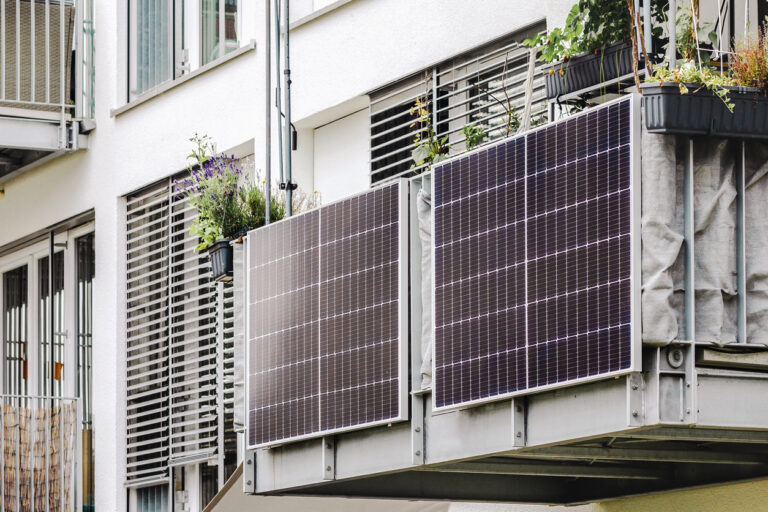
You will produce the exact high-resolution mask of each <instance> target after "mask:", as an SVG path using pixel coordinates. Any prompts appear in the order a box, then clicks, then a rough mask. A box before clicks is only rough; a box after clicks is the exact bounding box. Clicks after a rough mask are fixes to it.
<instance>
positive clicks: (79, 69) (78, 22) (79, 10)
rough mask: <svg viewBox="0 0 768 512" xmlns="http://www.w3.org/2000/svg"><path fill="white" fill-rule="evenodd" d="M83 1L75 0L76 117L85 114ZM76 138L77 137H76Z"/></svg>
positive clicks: (74, 67)
mask: <svg viewBox="0 0 768 512" xmlns="http://www.w3.org/2000/svg"><path fill="white" fill-rule="evenodd" d="M83 2H84V0H75V30H74V34H75V64H74V66H73V67H72V73H74V74H75V117H77V118H81V117H84V116H83V70H84V65H83V32H84V30H85V25H84V23H83V18H84V17H83ZM75 138H76V137H75Z"/></svg>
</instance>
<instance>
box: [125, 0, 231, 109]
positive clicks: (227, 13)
mask: <svg viewBox="0 0 768 512" xmlns="http://www.w3.org/2000/svg"><path fill="white" fill-rule="evenodd" d="M128 1H129V9H128V14H129V23H128V26H129V37H128V39H129V40H128V56H129V66H128V67H129V87H128V89H129V90H128V99H129V100H130V99H133V98H135V97H137V96H139V95H141V94H143V93H145V92H147V91H151V90H152V89H153V88H155V87H157V86H158V85H160V84H162V83H164V82H167V81H169V80H173V79H175V78H177V77H179V76H182V75H183V74H185V73H189V72H191V71H194V70H195V69H197V68H198V67H200V66H203V65H205V64H208V63H209V62H212V61H215V60H216V59H218V58H220V57H223V56H224V55H225V54H227V53H228V52H231V51H232V50H236V49H237V48H238V47H239V33H240V27H239V23H240V19H239V16H238V13H239V12H240V9H239V3H240V1H241V0H128ZM222 36H223V40H222Z"/></svg>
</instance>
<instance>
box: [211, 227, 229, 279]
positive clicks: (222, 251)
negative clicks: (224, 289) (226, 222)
mask: <svg viewBox="0 0 768 512" xmlns="http://www.w3.org/2000/svg"><path fill="white" fill-rule="evenodd" d="M230 242H232V240H231V239H229V238H226V239H224V240H218V241H216V242H214V243H213V244H212V245H210V246H209V247H208V257H209V258H210V259H211V273H212V274H213V280H214V281H218V282H229V281H232V276H233V275H234V264H233V262H232V246H231V245H230Z"/></svg>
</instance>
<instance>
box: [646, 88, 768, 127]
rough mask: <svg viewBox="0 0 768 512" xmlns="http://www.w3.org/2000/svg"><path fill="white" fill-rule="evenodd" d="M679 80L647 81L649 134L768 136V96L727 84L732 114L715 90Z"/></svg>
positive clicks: (752, 89)
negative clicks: (683, 86) (683, 88)
mask: <svg viewBox="0 0 768 512" xmlns="http://www.w3.org/2000/svg"><path fill="white" fill-rule="evenodd" d="M686 87H687V88H688V91H689V92H688V94H681V93H680V85H679V84H678V83H676V82H666V83H664V84H658V83H646V84H643V85H642V86H641V90H642V93H643V105H644V107H645V108H644V110H645V112H644V117H645V127H646V128H647V130H648V132H650V133H670V134H682V135H713V136H718V137H738V138H750V139H765V138H768V97H766V96H765V93H763V92H762V91H760V90H759V89H755V88H751V87H728V88H727V89H728V90H729V93H728V97H729V101H730V102H732V103H733V113H731V112H730V111H729V110H728V107H727V106H726V105H725V103H723V100H721V99H720V98H718V97H717V95H716V94H714V93H713V92H712V91H710V90H708V89H705V88H703V87H702V86H701V85H700V84H686Z"/></svg>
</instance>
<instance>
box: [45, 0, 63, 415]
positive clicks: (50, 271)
mask: <svg viewBox="0 0 768 512" xmlns="http://www.w3.org/2000/svg"><path fill="white" fill-rule="evenodd" d="M62 7H63V6H62ZM53 239H54V233H53V231H51V233H50V236H49V239H48V241H49V247H48V357H50V359H49V361H48V365H49V366H50V371H51V375H50V376H49V379H48V380H49V382H50V387H49V389H50V393H51V397H53V396H54V395H55V394H56V392H55V390H54V386H53V376H54V375H55V373H54V372H55V371H56V368H55V364H56V363H55V361H54V357H53V338H54V334H53V332H54V328H53V320H54V315H53V253H54V251H55V250H56V246H55V244H54V240H53ZM51 409H53V399H51Z"/></svg>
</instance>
